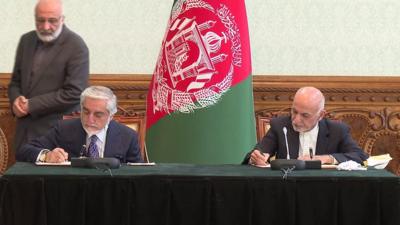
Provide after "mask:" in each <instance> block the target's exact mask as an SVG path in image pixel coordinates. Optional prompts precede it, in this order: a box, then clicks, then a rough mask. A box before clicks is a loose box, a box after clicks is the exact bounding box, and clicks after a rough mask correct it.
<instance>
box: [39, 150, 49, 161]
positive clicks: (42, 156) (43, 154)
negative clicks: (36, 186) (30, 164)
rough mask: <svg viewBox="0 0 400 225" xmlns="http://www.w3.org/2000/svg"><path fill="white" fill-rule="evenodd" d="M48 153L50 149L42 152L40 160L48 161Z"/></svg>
mask: <svg viewBox="0 0 400 225" xmlns="http://www.w3.org/2000/svg"><path fill="white" fill-rule="evenodd" d="M47 153H48V151H44V152H42V154H41V155H40V156H39V162H46V156H47Z"/></svg>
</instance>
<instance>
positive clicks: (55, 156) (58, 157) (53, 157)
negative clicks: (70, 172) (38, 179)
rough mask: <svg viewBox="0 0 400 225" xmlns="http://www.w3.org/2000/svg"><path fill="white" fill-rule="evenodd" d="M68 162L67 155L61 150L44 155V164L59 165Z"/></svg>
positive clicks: (57, 149) (56, 149)
mask: <svg viewBox="0 0 400 225" xmlns="http://www.w3.org/2000/svg"><path fill="white" fill-rule="evenodd" d="M67 160H68V153H67V152H66V151H65V150H64V149H62V148H55V149H53V150H52V151H49V152H47V153H46V158H45V162H50V163H61V162H65V161H67Z"/></svg>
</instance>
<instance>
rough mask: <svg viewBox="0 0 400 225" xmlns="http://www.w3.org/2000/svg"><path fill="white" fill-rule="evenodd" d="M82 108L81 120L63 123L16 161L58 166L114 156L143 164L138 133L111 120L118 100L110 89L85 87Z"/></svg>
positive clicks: (37, 140) (28, 148) (81, 101)
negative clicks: (89, 158) (47, 163)
mask: <svg viewBox="0 0 400 225" xmlns="http://www.w3.org/2000/svg"><path fill="white" fill-rule="evenodd" d="M80 105H81V118H80V119H68V120H62V121H60V122H59V123H58V124H57V125H56V126H55V127H54V128H52V129H51V130H50V131H49V132H48V133H47V134H46V135H45V136H42V137H39V138H37V139H34V140H32V141H30V142H29V143H28V144H26V145H24V146H23V147H22V148H21V150H20V151H18V152H17V154H16V159H17V160H18V161H28V162H37V161H40V162H55V163H56V162H64V161H66V160H70V159H71V157H80V156H87V157H94V158H96V157H114V158H118V159H119V160H120V161H121V162H142V161H143V160H142V158H141V155H140V150H139V144H138V135H137V133H136V132H135V131H134V130H132V129H131V128H128V127H127V126H125V125H123V124H120V123H118V122H116V121H114V120H112V117H113V115H114V114H115V113H116V112H117V98H116V96H115V95H114V94H113V92H112V91H111V90H110V89H109V88H106V87H102V86H91V87H88V88H86V89H85V90H84V91H83V92H82V94H81V100H80ZM86 146H88V147H86Z"/></svg>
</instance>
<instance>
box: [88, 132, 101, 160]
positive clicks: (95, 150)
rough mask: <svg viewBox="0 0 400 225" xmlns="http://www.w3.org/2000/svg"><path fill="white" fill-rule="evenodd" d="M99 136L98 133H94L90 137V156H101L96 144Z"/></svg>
mask: <svg viewBox="0 0 400 225" xmlns="http://www.w3.org/2000/svg"><path fill="white" fill-rule="evenodd" d="M97 140H98V137H97V136H96V135H92V136H91V137H90V144H89V148H88V153H89V157H90V158H99V149H98V147H97V145H96V142H97Z"/></svg>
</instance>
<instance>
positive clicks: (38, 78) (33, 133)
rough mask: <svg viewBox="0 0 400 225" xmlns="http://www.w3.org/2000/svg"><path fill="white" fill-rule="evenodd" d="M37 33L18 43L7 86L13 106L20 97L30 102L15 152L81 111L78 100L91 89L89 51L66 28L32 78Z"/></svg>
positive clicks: (20, 121) (18, 131)
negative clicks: (89, 86)
mask: <svg viewBox="0 0 400 225" xmlns="http://www.w3.org/2000/svg"><path fill="white" fill-rule="evenodd" d="M38 43H39V40H38V37H37V35H36V33H35V31H31V32H29V33H26V34H24V35H23V36H22V37H21V39H20V42H19V45H18V48H17V53H16V58H15V65H14V69H13V73H12V77H11V81H10V84H9V86H8V96H9V100H10V104H11V106H12V104H13V102H14V100H15V99H16V98H17V97H18V96H21V95H23V96H25V97H26V98H28V99H29V115H28V116H26V117H23V118H18V119H17V128H16V134H15V138H14V146H13V147H14V149H16V150H18V149H19V147H20V146H21V145H22V144H24V143H26V142H28V141H29V140H31V139H33V138H35V137H39V136H41V135H44V134H45V133H46V132H47V131H48V130H49V129H50V128H51V127H53V126H54V125H55V124H56V123H57V120H60V119H61V118H62V116H63V115H64V114H68V113H70V112H73V111H77V110H79V98H80V94H81V93H82V91H83V90H84V89H85V88H86V87H87V86H88V79H89V51H88V48H87V46H86V44H85V42H84V41H83V40H82V38H81V37H79V36H78V35H77V34H75V33H74V32H72V31H70V30H69V29H68V28H67V27H66V26H64V27H63V30H62V32H61V34H60V36H59V37H58V38H57V39H56V40H55V41H54V43H53V45H52V46H51V49H50V52H49V54H50V60H49V61H47V62H45V65H44V66H43V67H41V68H39V69H38V71H37V72H36V73H35V75H34V76H32V66H33V58H34V54H35V50H36V48H37V45H38Z"/></svg>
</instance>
